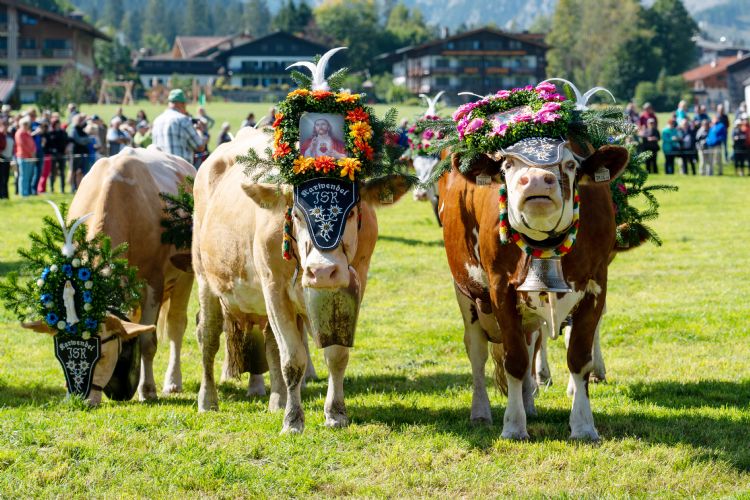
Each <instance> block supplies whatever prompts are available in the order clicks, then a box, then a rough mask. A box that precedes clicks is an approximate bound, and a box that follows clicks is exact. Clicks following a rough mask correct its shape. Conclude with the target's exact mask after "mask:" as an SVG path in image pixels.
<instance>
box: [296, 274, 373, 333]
mask: <svg viewBox="0 0 750 500" xmlns="http://www.w3.org/2000/svg"><path fill="white" fill-rule="evenodd" d="M349 276H350V278H349V286H348V287H347V288H340V289H324V288H303V289H302V292H303V294H304V295H303V296H304V300H305V307H306V309H307V318H308V319H309V320H310V328H311V329H312V332H311V333H312V337H313V339H314V340H315V343H316V344H317V345H318V347H321V348H325V347H328V346H332V345H340V346H344V347H353V346H354V331H355V329H356V328H357V317H358V316H359V303H360V283H359V279H358V278H357V276H356V274H355V273H354V272H351V273H350V275H349Z"/></svg>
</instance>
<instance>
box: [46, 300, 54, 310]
mask: <svg viewBox="0 0 750 500" xmlns="http://www.w3.org/2000/svg"><path fill="white" fill-rule="evenodd" d="M44 307H46V308H47V309H52V308H53V307H55V303H54V302H52V301H49V302H45V303H44Z"/></svg>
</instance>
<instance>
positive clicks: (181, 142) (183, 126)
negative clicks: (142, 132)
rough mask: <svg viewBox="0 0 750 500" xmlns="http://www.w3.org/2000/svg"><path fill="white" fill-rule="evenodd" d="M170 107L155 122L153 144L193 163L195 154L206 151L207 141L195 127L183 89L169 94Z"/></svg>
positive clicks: (173, 90)
mask: <svg viewBox="0 0 750 500" xmlns="http://www.w3.org/2000/svg"><path fill="white" fill-rule="evenodd" d="M168 101H169V105H168V106H169V107H168V108H167V109H166V110H165V111H164V112H163V113H162V114H160V115H159V116H157V117H156V119H155V120H154V125H153V127H152V129H151V137H152V138H153V143H154V145H156V146H157V147H158V148H159V149H161V150H162V151H165V152H167V153H171V154H173V155H176V156H179V157H181V158H184V159H185V160H186V161H187V162H189V163H190V164H192V163H193V154H194V153H195V152H201V151H203V150H205V149H206V144H205V140H204V138H203V137H201V134H200V133H198V131H197V130H195V128H194V127H193V121H192V120H191V119H190V116H189V115H188V112H187V106H186V104H187V100H186V99H185V93H184V92H183V91H182V90H181V89H172V90H171V91H170V92H169V98H168Z"/></svg>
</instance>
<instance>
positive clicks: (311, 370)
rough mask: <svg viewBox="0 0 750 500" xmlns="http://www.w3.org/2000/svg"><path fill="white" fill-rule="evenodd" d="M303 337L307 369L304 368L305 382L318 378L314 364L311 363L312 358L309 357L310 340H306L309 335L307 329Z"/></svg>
mask: <svg viewBox="0 0 750 500" xmlns="http://www.w3.org/2000/svg"><path fill="white" fill-rule="evenodd" d="M304 337H305V352H306V353H307V369H306V370H305V382H307V381H308V380H318V373H317V372H316V371H315V365H313V362H312V358H311V357H310V342H308V340H309V338H310V336H309V335H308V334H307V330H305V331H304Z"/></svg>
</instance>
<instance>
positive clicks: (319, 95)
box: [312, 90, 333, 101]
mask: <svg viewBox="0 0 750 500" xmlns="http://www.w3.org/2000/svg"><path fill="white" fill-rule="evenodd" d="M312 95H313V97H314V98H316V99H317V100H319V101H320V100H323V99H325V98H326V97H330V96H332V95H333V92H329V91H327V90H313V93H312Z"/></svg>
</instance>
